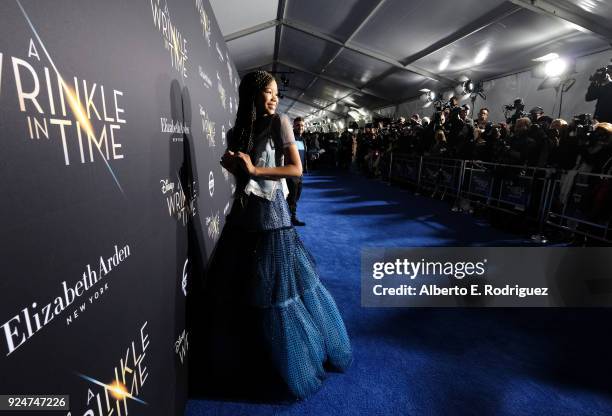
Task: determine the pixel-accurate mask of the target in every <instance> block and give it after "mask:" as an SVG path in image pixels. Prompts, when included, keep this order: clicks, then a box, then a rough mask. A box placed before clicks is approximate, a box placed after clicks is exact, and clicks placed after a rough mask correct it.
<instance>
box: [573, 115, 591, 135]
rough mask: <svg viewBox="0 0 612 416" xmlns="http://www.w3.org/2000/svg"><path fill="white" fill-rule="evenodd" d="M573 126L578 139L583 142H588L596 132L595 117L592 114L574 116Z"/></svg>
mask: <svg viewBox="0 0 612 416" xmlns="http://www.w3.org/2000/svg"><path fill="white" fill-rule="evenodd" d="M572 120H573V124H574V131H575V132H576V137H577V138H578V140H579V141H581V142H588V141H589V136H590V135H591V133H592V132H593V130H594V126H595V123H594V122H593V116H592V115H591V114H588V113H586V114H579V115H577V116H574V118H573V119H572Z"/></svg>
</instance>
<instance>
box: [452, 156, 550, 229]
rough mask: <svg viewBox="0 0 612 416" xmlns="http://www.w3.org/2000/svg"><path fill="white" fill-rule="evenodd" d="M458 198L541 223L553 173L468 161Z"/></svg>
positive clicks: (533, 168)
mask: <svg viewBox="0 0 612 416" xmlns="http://www.w3.org/2000/svg"><path fill="white" fill-rule="evenodd" d="M464 166H465V172H464V181H463V187H462V191H461V196H462V197H464V198H467V199H468V200H470V201H471V202H474V203H478V204H482V205H486V206H487V207H489V208H492V209H496V210H500V211H504V212H508V213H511V214H518V213H521V214H523V215H524V216H525V217H527V218H529V219H531V220H533V221H535V222H542V221H543V218H544V217H543V209H544V208H545V205H546V204H545V202H546V200H547V192H548V189H549V184H548V182H549V181H550V180H551V178H552V176H553V174H554V170H553V169H546V168H536V167H532V166H521V165H507V164H501V163H491V162H481V161H475V160H468V161H466V162H465V165H464Z"/></svg>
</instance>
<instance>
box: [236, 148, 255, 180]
mask: <svg viewBox="0 0 612 416" xmlns="http://www.w3.org/2000/svg"><path fill="white" fill-rule="evenodd" d="M235 157H236V158H237V159H238V163H239V164H240V167H241V168H242V169H244V171H245V172H246V173H248V174H249V175H250V176H257V168H256V167H255V166H253V162H251V156H249V155H248V154H246V153H242V152H238V153H236V154H235Z"/></svg>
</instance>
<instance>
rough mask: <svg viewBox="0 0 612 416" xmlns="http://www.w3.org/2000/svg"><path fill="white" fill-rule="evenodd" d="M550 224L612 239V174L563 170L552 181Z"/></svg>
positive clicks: (547, 220) (547, 210)
mask: <svg viewBox="0 0 612 416" xmlns="http://www.w3.org/2000/svg"><path fill="white" fill-rule="evenodd" d="M545 221H546V224H547V225H551V226H553V227H557V228H561V229H564V230H567V231H570V232H572V233H576V234H580V235H584V236H587V237H591V238H595V239H598V240H601V241H605V242H607V243H610V242H612V229H611V228H612V175H603V174H595V173H586V172H578V171H575V170H574V171H561V172H559V173H558V174H557V175H556V177H555V179H554V181H553V182H552V186H551V192H550V197H549V199H548V203H547V206H546V218H545Z"/></svg>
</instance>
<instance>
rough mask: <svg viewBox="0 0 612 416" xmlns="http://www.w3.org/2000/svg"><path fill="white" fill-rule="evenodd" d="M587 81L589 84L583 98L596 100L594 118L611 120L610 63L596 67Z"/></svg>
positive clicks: (611, 79)
mask: <svg viewBox="0 0 612 416" xmlns="http://www.w3.org/2000/svg"><path fill="white" fill-rule="evenodd" d="M589 81H591V85H589V88H588V90H587V93H586V97H585V100H586V101H594V100H597V104H596V105H595V114H594V118H595V119H596V120H597V121H600V122H608V123H610V122H612V65H608V66H607V67H604V68H600V69H598V70H597V71H596V72H595V74H593V75H592V76H591V78H589Z"/></svg>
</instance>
